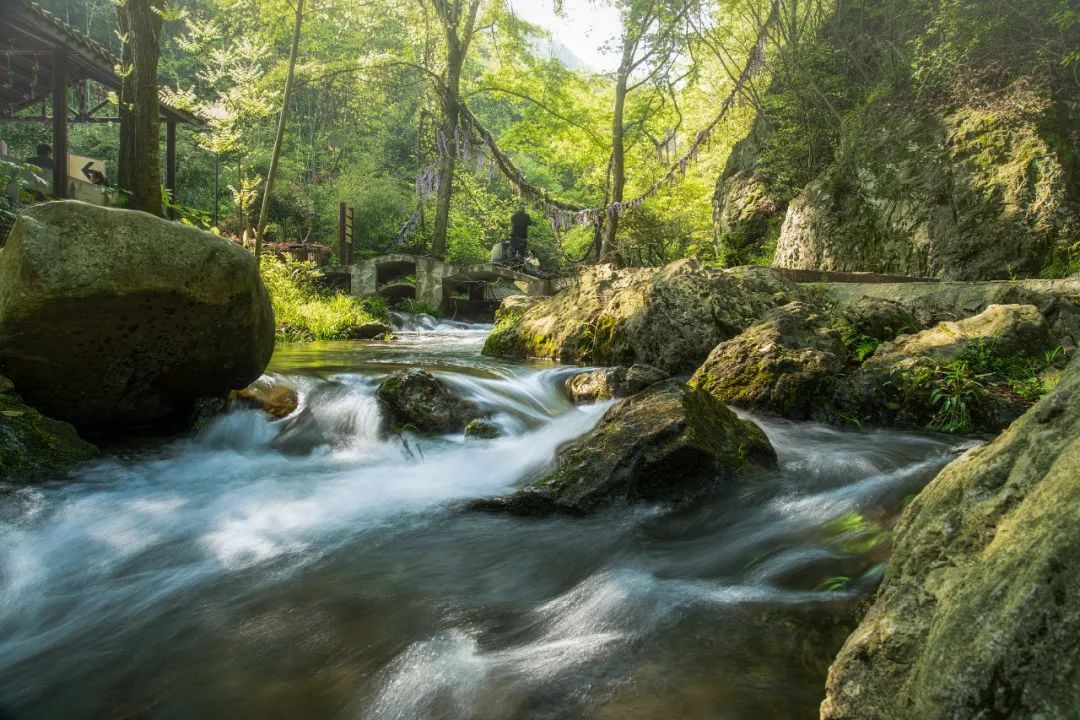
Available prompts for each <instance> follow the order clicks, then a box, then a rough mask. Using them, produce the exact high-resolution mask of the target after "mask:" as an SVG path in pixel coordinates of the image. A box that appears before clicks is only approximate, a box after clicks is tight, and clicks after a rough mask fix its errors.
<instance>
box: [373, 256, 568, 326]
mask: <svg viewBox="0 0 1080 720" xmlns="http://www.w3.org/2000/svg"><path fill="white" fill-rule="evenodd" d="M496 284H509V285H512V286H513V287H514V288H515V289H516V291H517V292H520V293H523V294H527V295H550V294H552V287H551V282H550V281H549V280H547V279H543V278H536V277H533V276H531V275H526V274H525V273H521V272H517V271H515V270H511V269H510V268H508V267H503V266H501V265H493V264H492V263H477V264H475V265H450V264H448V263H444V262H443V261H441V260H437V259H435V258H428V257H422V256H418V255H406V254H391V255H382V256H379V257H375V258H369V259H367V260H363V261H361V262H359V263H356V264H355V265H353V266H352V292H353V294H354V295H358V296H363V295H375V294H378V295H382V296H383V297H386V298H388V299H389V300H390V301H391V302H399V301H400V300H403V299H405V298H407V297H411V298H415V299H416V300H419V301H421V302H424V303H426V304H430V305H432V306H435V307H438V308H440V309H441V310H442V311H443V312H444V313H449V314H453V311H454V310H455V309H458V308H460V306H461V305H462V304H463V303H468V304H469V305H478V304H483V303H484V302H485V301H488V300H491V299H492V298H490V297H488V295H490V293H489V292H488V289H489V288H491V287H492V286H494V285H496Z"/></svg>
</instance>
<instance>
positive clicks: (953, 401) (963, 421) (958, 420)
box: [928, 360, 989, 433]
mask: <svg viewBox="0 0 1080 720" xmlns="http://www.w3.org/2000/svg"><path fill="white" fill-rule="evenodd" d="M988 376H989V375H988V374H985V373H984V374H975V373H974V372H972V370H971V365H970V364H968V362H967V361H965V360H955V361H953V362H951V363H949V364H948V365H945V366H944V367H938V368H935V371H934V382H933V389H932V390H931V391H930V404H931V405H932V406H934V407H935V408H937V414H936V415H934V417H933V419H932V420H931V421H930V424H929V426H928V427H929V428H930V429H931V430H937V431H940V432H956V433H965V432H971V429H972V422H971V406H972V405H974V404H975V403H976V402H978V401H979V397H980V394H981V393H982V392H983V391H984V390H985V385H984V384H983V381H984V380H985V379H986V378H987V377H988Z"/></svg>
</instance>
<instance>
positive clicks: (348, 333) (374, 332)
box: [344, 322, 392, 340]
mask: <svg viewBox="0 0 1080 720" xmlns="http://www.w3.org/2000/svg"><path fill="white" fill-rule="evenodd" d="M391 332H392V329H391V327H390V326H389V325H387V324H386V323H381V322H369V323H364V324H363V325H350V326H349V327H347V328H345V331H344V335H345V338H346V339H347V340H375V339H376V338H381V337H384V336H386V335H389V334H390V333H391Z"/></svg>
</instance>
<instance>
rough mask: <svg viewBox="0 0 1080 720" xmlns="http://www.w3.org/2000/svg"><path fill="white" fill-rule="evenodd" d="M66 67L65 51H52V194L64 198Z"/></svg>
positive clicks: (66, 148) (65, 194) (66, 150)
mask: <svg viewBox="0 0 1080 720" xmlns="http://www.w3.org/2000/svg"><path fill="white" fill-rule="evenodd" d="M67 94H68V68H67V51H66V50H63V49H58V50H54V51H53V61H52V101H53V102H52V104H53V117H52V129H53V196H54V197H56V198H60V199H64V198H67V196H68V190H67V156H68V126H67V120H68V118H67V112H66V110H67V106H68V98H67Z"/></svg>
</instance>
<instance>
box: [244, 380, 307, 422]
mask: <svg viewBox="0 0 1080 720" xmlns="http://www.w3.org/2000/svg"><path fill="white" fill-rule="evenodd" d="M229 400H230V403H229V404H230V405H231V406H234V407H247V408H255V409H257V410H262V411H264V412H265V413H266V414H267V415H270V416H271V417H275V418H277V419H279V420H280V419H282V418H286V417H288V416H290V415H292V414H293V413H294V412H296V408H297V407H298V406H299V405H300V398H299V397H298V396H297V394H296V391H295V390H293V389H292V388H291V387H288V386H287V385H270V384H265V383H254V384H252V385H249V386H248V387H246V388H244V389H243V390H237V391H235V392H233V393H232V395H231V396H230V398H229Z"/></svg>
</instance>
